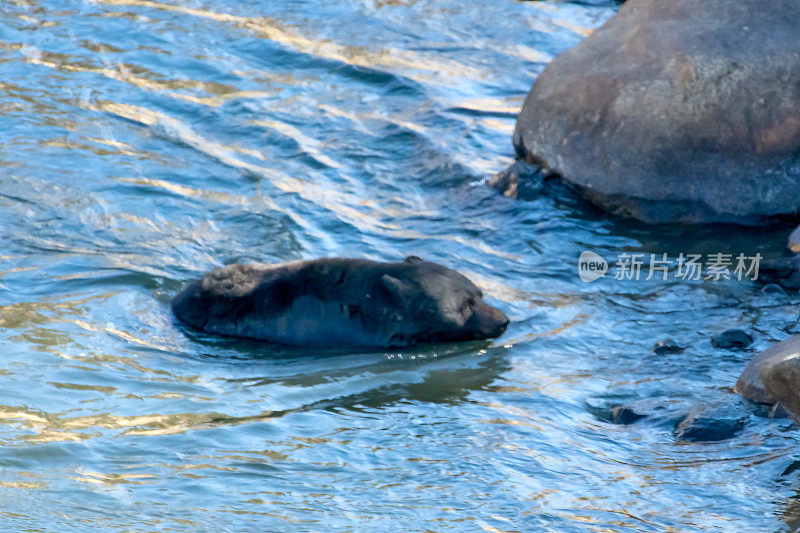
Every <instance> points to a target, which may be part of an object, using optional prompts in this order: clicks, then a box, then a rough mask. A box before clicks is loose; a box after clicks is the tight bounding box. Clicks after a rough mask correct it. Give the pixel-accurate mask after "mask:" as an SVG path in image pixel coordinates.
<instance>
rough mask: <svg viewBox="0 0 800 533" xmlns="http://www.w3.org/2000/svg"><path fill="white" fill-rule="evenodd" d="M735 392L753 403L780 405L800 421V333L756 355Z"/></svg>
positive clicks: (737, 383) (740, 378) (740, 379)
mask: <svg viewBox="0 0 800 533" xmlns="http://www.w3.org/2000/svg"><path fill="white" fill-rule="evenodd" d="M734 391H736V392H737V393H739V394H741V395H742V397H744V398H745V399H747V400H750V401H751V402H756V403H763V404H768V405H776V406H778V407H780V408H782V409H785V410H786V411H787V412H788V413H789V414H790V415H791V416H792V418H794V419H795V420H800V335H795V336H792V337H789V338H788V339H786V340H785V341H783V342H779V343H777V344H775V345H774V346H771V347H770V348H768V349H766V350H764V351H763V352H761V353H758V354H756V356H755V357H753V359H752V360H751V361H750V363H749V364H748V365H747V368H745V369H744V372H742V375H741V376H740V377H739V380H738V381H737V382H736V386H735V387H734Z"/></svg>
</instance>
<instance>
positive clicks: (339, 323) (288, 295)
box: [172, 257, 508, 347]
mask: <svg viewBox="0 0 800 533" xmlns="http://www.w3.org/2000/svg"><path fill="white" fill-rule="evenodd" d="M172 308H173V311H174V313H175V315H176V316H177V317H178V318H179V319H180V320H181V321H183V322H185V323H186V324H188V325H190V326H193V327H195V328H197V329H200V330H204V331H207V332H211V333H217V334H221V335H227V336H234V337H246V338H252V339H260V340H266V341H270V342H276V343H280V344H287V345H297V346H369V347H379V346H406V345H411V344H417V343H424V342H450V341H463V340H473V339H485V338H491V337H496V336H499V335H500V334H502V333H503V331H504V330H505V328H506V325H507V323H508V319H507V317H506V316H505V315H503V314H502V313H501V312H500V311H498V310H497V309H495V308H493V307H491V306H489V305H488V304H486V303H485V302H483V300H482V294H481V291H480V289H478V288H477V287H476V286H475V285H474V284H472V282H470V281H469V280H468V279H467V278H466V277H464V276H462V275H461V274H459V273H458V272H456V271H454V270H451V269H449V268H446V267H443V266H441V265H437V264H434V263H429V262H426V261H423V260H421V259H419V258H417V257H410V258H408V259H406V261H404V262H402V263H379V262H376V261H368V260H364V259H338V258H332V259H318V260H314V261H294V262H290V263H282V264H278V265H265V264H254V265H230V266H227V267H222V268H217V269H215V270H212V271H211V272H209V273H208V274H206V275H205V276H204V277H203V278H202V279H200V280H198V281H195V282H192V283H191V284H190V285H189V286H188V287H186V289H184V290H183V291H182V292H181V293H180V294H178V295H177V296H176V297H175V299H174V300H173V302H172Z"/></svg>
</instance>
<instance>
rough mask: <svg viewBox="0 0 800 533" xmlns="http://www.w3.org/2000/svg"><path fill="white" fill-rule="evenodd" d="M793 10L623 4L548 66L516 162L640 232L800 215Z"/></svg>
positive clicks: (724, 1)
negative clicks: (651, 226) (656, 225)
mask: <svg viewBox="0 0 800 533" xmlns="http://www.w3.org/2000/svg"><path fill="white" fill-rule="evenodd" d="M798 20H800V2H797V1H796V0H773V1H771V2H763V1H761V0H739V1H737V2H731V1H730V0H703V1H702V2H698V1H697V0H670V1H668V2H666V1H664V0H629V1H628V2H627V3H625V4H624V5H623V6H622V7H621V8H620V10H619V12H618V13H617V14H616V15H614V16H613V17H611V18H610V19H609V20H608V21H607V22H606V23H605V24H604V25H603V26H602V27H601V28H599V29H597V30H596V31H595V32H594V33H592V34H591V35H590V36H589V37H587V38H586V39H585V40H583V41H582V42H581V43H579V44H578V45H577V46H575V47H574V48H572V49H570V50H568V51H566V52H564V53H563V54H561V55H559V56H558V57H557V58H556V59H554V60H553V61H552V62H551V63H550V65H548V67H547V68H546V69H545V70H544V71H543V72H542V74H541V75H540V76H539V78H538V79H537V80H536V83H535V84H534V85H533V88H532V89H531V92H530V94H529V95H528V97H527V99H526V101H525V104H524V106H523V108H522V111H521V113H520V115H519V118H518V121H517V126H516V130H515V132H514V144H515V147H516V150H517V154H518V157H520V158H521V159H524V160H525V161H527V162H529V163H535V164H538V165H540V166H542V167H544V168H545V169H547V171H549V172H555V173H557V174H559V175H560V176H561V177H562V178H563V179H564V180H565V181H566V182H568V183H569V184H571V185H572V186H573V187H574V188H575V189H576V190H578V191H579V192H581V193H582V194H583V195H584V196H586V197H587V198H588V199H590V200H591V201H593V202H594V203H596V204H598V205H600V206H601V207H604V208H605V209H607V210H610V211H612V212H616V213H619V214H623V215H628V216H632V217H635V218H638V219H640V220H644V221H647V222H670V221H684V222H711V221H718V222H725V221H727V222H735V223H739V224H744V223H754V224H756V223H759V221H760V220H762V219H763V218H765V217H771V216H775V215H789V216H794V215H796V213H797V212H798V210H800V46H798V42H800V24H798V22H797V21H798Z"/></svg>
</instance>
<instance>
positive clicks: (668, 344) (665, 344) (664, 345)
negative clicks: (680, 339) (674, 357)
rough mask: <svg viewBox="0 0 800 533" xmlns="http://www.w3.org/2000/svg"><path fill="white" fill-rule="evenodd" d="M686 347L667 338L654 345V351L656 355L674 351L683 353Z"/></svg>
mask: <svg viewBox="0 0 800 533" xmlns="http://www.w3.org/2000/svg"><path fill="white" fill-rule="evenodd" d="M685 349H686V348H683V347H682V346H678V343H676V342H675V341H674V340H672V339H665V340H663V341H659V342H657V343H656V345H655V346H653V353H654V354H656V355H667V354H673V353H683V351H684V350H685Z"/></svg>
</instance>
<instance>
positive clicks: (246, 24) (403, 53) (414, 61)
mask: <svg viewBox="0 0 800 533" xmlns="http://www.w3.org/2000/svg"><path fill="white" fill-rule="evenodd" d="M95 1H96V2H97V3H100V4H106V5H110V6H123V5H124V6H141V7H149V8H153V9H159V10H163V11H172V12H177V13H182V14H185V15H191V16H194V17H202V18H207V19H211V20H215V21H217V22H224V23H228V24H232V25H234V26H236V27H238V28H243V29H246V30H249V31H251V32H253V33H254V34H256V35H258V36H260V37H263V38H265V39H268V40H270V41H276V42H279V43H281V44H283V45H285V46H290V47H292V48H294V49H296V50H299V51H300V52H303V53H305V54H309V55H314V56H318V57H324V58H326V59H331V60H335V61H341V62H343V63H347V64H349V65H356V66H361V67H366V68H375V67H376V66H382V67H386V68H393V69H397V70H400V71H402V72H403V74H404V75H406V76H411V77H413V75H411V74H410V73H409V72H408V71H407V70H406V69H414V70H420V71H426V72H431V73H443V74H448V75H450V76H454V77H458V78H463V77H471V78H474V79H483V78H484V77H485V76H486V73H485V72H482V71H480V70H479V69H476V68H474V67H471V66H468V65H463V64H461V63H457V62H446V61H441V60H437V59H435V58H434V57H431V56H424V57H423V56H420V55H419V54H416V53H414V52H410V51H408V50H396V49H388V50H384V49H380V50H370V49H368V48H365V47H363V46H352V45H342V44H338V43H335V42H332V41H330V40H328V39H313V38H309V37H306V36H304V35H303V34H301V33H300V31H299V30H298V29H297V28H293V27H291V26H288V25H285V24H282V23H281V22H279V21H278V20H276V19H273V18H270V17H260V18H254V17H241V16H236V15H230V14H227V13H216V12H213V11H207V10H204V9H197V8H191V7H187V6H179V5H171V4H165V3H162V2H155V1H152V0H95Z"/></svg>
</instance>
